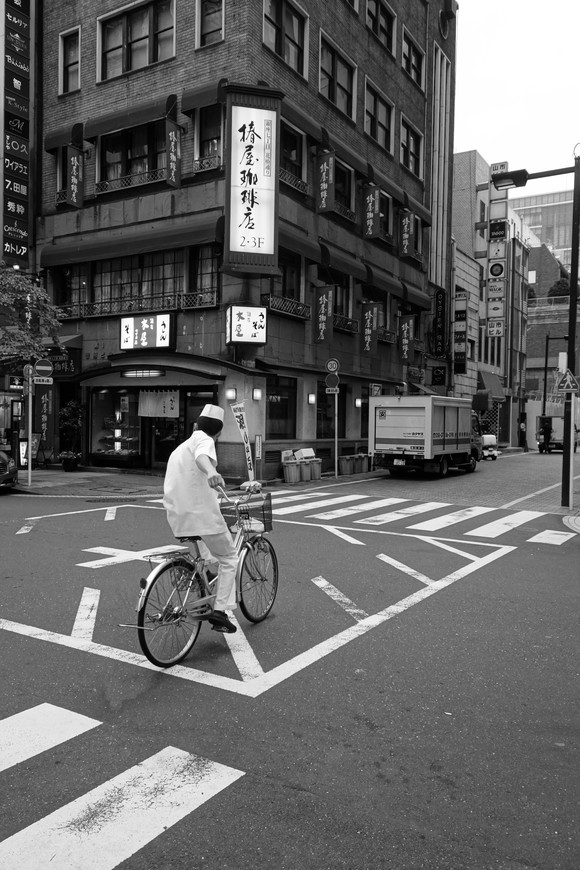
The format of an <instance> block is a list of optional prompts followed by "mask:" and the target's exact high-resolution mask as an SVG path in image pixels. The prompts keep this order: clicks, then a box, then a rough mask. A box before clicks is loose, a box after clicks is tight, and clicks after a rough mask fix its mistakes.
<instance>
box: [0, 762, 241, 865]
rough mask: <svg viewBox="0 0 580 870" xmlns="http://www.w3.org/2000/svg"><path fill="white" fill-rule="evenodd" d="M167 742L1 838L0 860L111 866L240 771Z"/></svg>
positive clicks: (125, 857)
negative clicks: (101, 782)
mask: <svg viewBox="0 0 580 870" xmlns="http://www.w3.org/2000/svg"><path fill="white" fill-rule="evenodd" d="M243 775H244V773H243V771H241V770H236V769H235V768H233V767H226V766H225V765H223V764H218V763H217V762H213V761H210V760H208V759H206V758H200V757H199V756H196V755H190V754H189V753H188V752H183V751H182V750H180V749H176V748H175V747H173V746H168V747H166V748H165V749H163V750H162V751H161V752H158V753H157V754H156V755H152V756H151V757H150V758H147V759H145V760H144V761H142V762H141V763H140V764H137V765H135V766H134V767H131V768H129V769H128V770H126V771H124V772H123V773H121V774H119V776H116V777H114V778H113V779H110V780H108V782H105V783H103V784H102V785H100V786H98V787H97V788H95V789H93V790H92V791H89V792H87V793H86V794H84V795H81V797H79V798H77V799H76V800H74V801H72V802H71V803H69V804H67V805H66V806H64V807H61V808H60V809H58V810H56V811H55V812H53V813H51V814H50V815H48V816H45V817H44V818H43V819H40V820H39V821H38V822H35V823H34V824H32V825H30V826H29V827H28V828H24V829H23V830H21V831H19V832H18V833H16V834H14V835H13V836H12V837H9V838H8V839H7V840H4V842H3V843H0V866H2V867H6V868H9V867H10V868H18V870H38V868H39V867H55V868H65V867H70V868H72V867H82V868H83V870H113V868H114V867H117V866H118V865H119V864H121V863H122V862H123V861H125V860H126V859H127V858H130V857H131V855H134V854H135V852H137V851H138V850H139V849H142V848H143V847H144V846H145V845H147V843H149V842H150V841H151V840H153V839H154V838H155V837H157V836H159V835H160V834H162V833H163V832H164V831H165V830H167V828H170V827H172V826H173V825H175V824H176V823H177V822H179V821H180V820H181V819H183V818H184V817H185V816H187V815H188V814H189V813H191V812H192V811H193V810H195V809H197V807H199V806H201V805H202V804H203V803H205V802H206V801H207V800H209V799H210V798H211V797H214V796H215V795H217V794H218V793H219V792H220V791H222V789H224V788H227V787H228V786H229V785H231V784H232V783H234V782H235V781H236V780H237V779H239V778H240V777H241V776H243Z"/></svg>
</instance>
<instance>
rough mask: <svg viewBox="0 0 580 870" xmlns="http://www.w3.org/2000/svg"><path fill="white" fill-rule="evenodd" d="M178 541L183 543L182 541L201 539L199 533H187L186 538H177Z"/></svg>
mask: <svg viewBox="0 0 580 870" xmlns="http://www.w3.org/2000/svg"><path fill="white" fill-rule="evenodd" d="M177 540H178V541H181V543H183V542H184V541H201V537H200V536H199V535H188V536H187V538H178V539H177Z"/></svg>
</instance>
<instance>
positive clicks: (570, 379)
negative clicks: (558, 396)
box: [556, 369, 578, 393]
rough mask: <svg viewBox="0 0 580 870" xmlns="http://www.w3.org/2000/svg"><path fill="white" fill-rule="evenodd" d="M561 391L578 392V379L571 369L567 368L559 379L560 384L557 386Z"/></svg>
mask: <svg viewBox="0 0 580 870" xmlns="http://www.w3.org/2000/svg"><path fill="white" fill-rule="evenodd" d="M556 389H557V391H558V392H559V393H577V392H578V381H577V380H576V378H575V377H574V375H573V374H572V372H571V371H570V369H566V371H565V372H564V374H563V375H562V377H561V378H560V380H559V381H558V386H557V387H556Z"/></svg>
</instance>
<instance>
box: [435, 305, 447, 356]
mask: <svg viewBox="0 0 580 870" xmlns="http://www.w3.org/2000/svg"><path fill="white" fill-rule="evenodd" d="M446 321H447V297H446V295H445V290H441V289H439V290H436V292H435V314H434V316H433V354H434V355H435V356H444V354H445V343H446V335H447V322H446Z"/></svg>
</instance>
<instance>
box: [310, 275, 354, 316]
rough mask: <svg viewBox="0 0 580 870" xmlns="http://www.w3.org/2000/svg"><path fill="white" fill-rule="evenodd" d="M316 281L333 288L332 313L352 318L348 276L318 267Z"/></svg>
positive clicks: (350, 282)
mask: <svg viewBox="0 0 580 870" xmlns="http://www.w3.org/2000/svg"><path fill="white" fill-rule="evenodd" d="M317 277H318V280H319V281H320V282H321V283H322V284H330V285H332V287H333V297H332V313H333V314H340V315H341V316H342V317H352V280H351V277H350V275H345V274H344V273H343V272H337V271H336V269H328V268H326V267H324V266H319V267H318V276H317Z"/></svg>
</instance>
